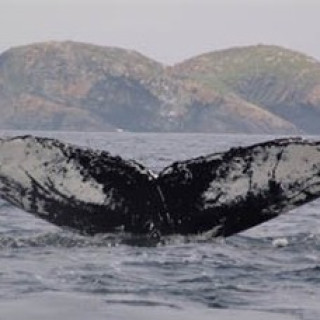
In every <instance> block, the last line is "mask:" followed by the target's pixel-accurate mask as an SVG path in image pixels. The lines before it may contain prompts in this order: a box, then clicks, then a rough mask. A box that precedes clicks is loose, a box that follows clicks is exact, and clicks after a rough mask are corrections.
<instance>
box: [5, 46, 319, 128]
mask: <svg viewBox="0 0 320 320" xmlns="http://www.w3.org/2000/svg"><path fill="white" fill-rule="evenodd" d="M290 108H291V109H290ZM288 109H289V111H290V112H288ZM304 112H305V115H304V116H303V117H301V114H303V113H304ZM295 114H297V116H296V118H298V119H295V117H294V115H295ZM319 120H320V63H319V62H318V61H316V60H315V59H313V58H311V57H308V56H306V55H304V54H302V53H296V52H294V51H292V50H288V49H284V48H282V47H275V46H266V45H259V46H250V47H242V48H231V49H226V50H222V51H217V52H210V53H205V54H201V55H199V56H196V57H193V58H191V59H187V60H184V61H183V62H181V63H178V64H175V65H173V66H165V65H163V64H161V63H159V62H157V61H154V60H152V59H150V58H148V57H146V56H144V55H142V54H140V53H139V52H136V51H133V50H127V49H121V48H115V47H101V46H97V45H91V44H85V43H78V42H72V41H66V42H46V43H36V44H31V45H25V46H21V47H15V48H11V49H9V50H7V51H5V52H4V53H2V54H1V55H0V128H1V129H31V130H39V129H40V130H78V131H79V130H80V131H116V130H125V131H138V132H142V131H144V132H149V131H154V132H157V131H159V132H220V133H222V132H226V133H238V132H239V133H240V132H241V133H269V134H270V133H271V134H272V133H275V134H278V133H280V134H291V133H301V132H305V133H320V128H318V125H317V123H319ZM308 123H311V126H310V128H309V127H308Z"/></svg>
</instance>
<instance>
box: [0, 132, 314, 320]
mask: <svg viewBox="0 0 320 320" xmlns="http://www.w3.org/2000/svg"><path fill="white" fill-rule="evenodd" d="M16 134H19V133H17V132H1V136H4V135H16ZM36 134H37V135H41V136H50V137H57V138H59V139H62V140H64V141H68V142H72V143H76V144H79V145H83V146H89V147H91V148H99V149H105V150H108V151H110V152H111V153H112V154H118V155H121V156H122V157H124V158H127V159H135V160H137V161H139V162H140V163H142V164H144V165H146V166H147V167H149V168H151V169H153V170H155V171H160V170H161V169H162V168H164V167H165V166H166V165H169V164H170V163H172V162H173V161H176V160H182V159H188V158H192V157H196V156H199V155H204V154H208V153H213V152H216V151H223V150H227V149H228V148H230V147H232V146H239V145H248V144H251V143H255V142H259V141H264V140H268V139H273V138H274V137H273V136H246V135H213V134H132V133H52V132H37V133H36ZM319 218H320V201H315V202H313V203H311V204H309V205H305V206H303V207H301V208H299V209H297V210H294V211H292V212H290V213H288V214H286V215H283V216H281V217H278V218H276V219H274V220H273V221H270V222H268V223H265V224H262V225H261V226H258V227H255V228H252V229H251V230H248V231H246V232H243V233H241V234H239V235H236V236H233V237H230V238H227V239H208V238H207V237H206V236H201V235H200V236H193V237H181V236H174V237H170V238H168V239H166V240H165V241H164V243H161V244H159V245H157V246H144V245H140V246H137V245H130V244H128V243H126V242H125V241H123V239H122V238H121V237H119V236H117V235H113V234H108V235H101V236H95V237H84V236H80V235H78V234H76V233H73V232H71V231H67V230H62V229H60V228H58V227H55V226H53V225H51V224H49V223H47V222H45V221H42V220H40V219H37V218H35V217H33V216H32V215H30V214H28V213H25V212H22V211H21V210H19V209H16V208H14V207H13V206H11V205H9V204H8V203H6V202H5V201H2V200H0V320H20V319H33V320H37V319H42V320H45V319H58V318H59V319H77V320H84V319H88V318H90V319H94V320H98V319H99V320H100V319H119V320H130V319H137V320H138V319H139V320H140V319H175V320H182V319H184V320H188V319H223V320H227V319H228V320H229V319H238V320H239V319H246V320H253V319H255V320H256V319H271V320H272V319H277V320H278V319H280V320H281V319H306V320H316V319H320V306H319V300H320V219H319Z"/></svg>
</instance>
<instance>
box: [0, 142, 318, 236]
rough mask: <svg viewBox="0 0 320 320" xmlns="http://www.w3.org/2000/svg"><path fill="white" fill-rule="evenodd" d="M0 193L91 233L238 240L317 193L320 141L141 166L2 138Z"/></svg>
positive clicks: (276, 144) (273, 144)
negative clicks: (156, 166) (158, 166)
mask: <svg viewBox="0 0 320 320" xmlns="http://www.w3.org/2000/svg"><path fill="white" fill-rule="evenodd" d="M0 196H1V197H3V198H4V199H6V200H8V201H9V202H11V203H12V204H14V205H16V206H18V207H20V208H22V209H24V210H25V211H28V212H31V213H33V214H35V215H36V216H38V217H41V218H43V219H45V220H47V221H49V222H51V223H53V224H56V225H58V226H63V227H69V228H72V229H76V230H78V231H80V232H81V233H85V234H90V235H93V234H96V233H105V232H115V231H119V230H123V231H127V232H132V233H138V234H147V235H154V234H157V235H159V234H172V233H179V234H190V233H192V234H195V233H201V232H207V231H211V232H212V236H225V237H227V236H231V235H233V234H235V233H238V232H241V231H243V230H246V229H248V228H251V227H253V226H255V225H258V224H260V223H262V222H264V221H267V220H269V219H271V218H274V217H276V216H278V215H280V214H282V213H284V212H287V211H289V210H291V209H294V208H296V207H298V206H300V205H302V204H304V203H307V202H309V201H312V200H314V199H316V198H318V197H319V196H320V143H319V142H311V141H306V140H302V139H299V138H296V139H292V138H289V139H279V140H273V141H269V142H265V143H260V144H256V145H253V146H249V147H239V148H233V149H231V150H229V151H227V152H224V153H215V154H211V155H207V156H204V157H199V158H195V159H191V160H187V161H180V162H175V163H173V164H172V165H170V166H168V167H167V168H165V169H164V170H163V171H162V172H160V174H159V176H158V177H156V176H155V175H154V174H153V173H152V172H151V171H150V170H147V169H146V168H144V167H143V166H142V165H140V164H138V163H136V162H135V161H131V160H130V161H129V160H123V159H121V158H120V157H114V156H112V155H110V154H109V153H107V152H105V151H97V150H91V149H84V148H81V147H78V146H74V145H71V144H66V143H62V142H60V141H58V140H56V139H49V138H40V137H32V136H22V137H15V138H7V139H1V140H0Z"/></svg>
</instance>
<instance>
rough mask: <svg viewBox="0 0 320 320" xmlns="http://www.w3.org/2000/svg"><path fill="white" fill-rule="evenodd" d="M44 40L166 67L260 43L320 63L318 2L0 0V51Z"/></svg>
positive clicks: (252, 0)
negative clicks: (125, 53)
mask: <svg viewBox="0 0 320 320" xmlns="http://www.w3.org/2000/svg"><path fill="white" fill-rule="evenodd" d="M48 40H74V41H82V42H90V43H95V44H99V45H104V46H117V47H124V48H127V49H135V50H138V51H140V52H141V53H143V54H145V55H148V56H149V57H152V58H155V59H157V60H158V61H160V62H164V63H166V64H171V63H174V62H178V61H181V60H183V59H186V58H188V57H190V56H193V55H196V54H200V53H203V52H207V51H212V50H217V49H223V48H228V47H232V46H239V45H241V46H242V45H251V44H258V43H264V44H277V45H282V46H285V47H288V48H291V49H295V50H299V51H302V52H305V53H307V54H309V55H312V56H314V57H315V58H317V59H319V60H320V0H313V1H311V0H0V52H2V51H4V50H6V49H8V48H9V47H12V46H18V45H22V44H28V43H32V42H40V41H48Z"/></svg>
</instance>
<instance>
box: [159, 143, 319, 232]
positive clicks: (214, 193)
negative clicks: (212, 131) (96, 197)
mask: <svg viewBox="0 0 320 320" xmlns="http://www.w3.org/2000/svg"><path fill="white" fill-rule="evenodd" d="M158 183H159V185H160V188H161V190H162V192H163V194H164V197H165V199H166V205H167V207H168V210H169V212H170V213H171V219H173V221H174V225H175V227H176V231H177V232H178V233H183V234H188V233H197V232H204V231H207V230H212V231H213V233H214V236H223V237H228V236H231V235H233V234H235V233H238V232H240V231H243V230H246V229H249V228H251V227H253V226H255V225H258V224H260V223H262V222H265V221H268V220H270V219H272V218H274V217H276V216H278V215H280V214H282V213H285V212H287V211H289V210H291V209H294V208H296V207H298V206H301V205H303V204H304V203H307V202H310V201H312V200H314V199H316V198H318V197H319V196H320V142H310V141H306V140H302V139H300V138H294V139H292V138H291V139H278V140H273V141H268V142H265V143H260V144H256V145H253V146H249V147H239V148H233V149H231V150H229V151H228V152H224V153H216V154H212V155H208V156H205V157H199V158H196V159H192V160H187V161H181V162H176V163H174V164H172V165H171V166H169V167H167V168H165V169H164V170H163V171H162V172H161V174H160V175H159V178H158Z"/></svg>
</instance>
